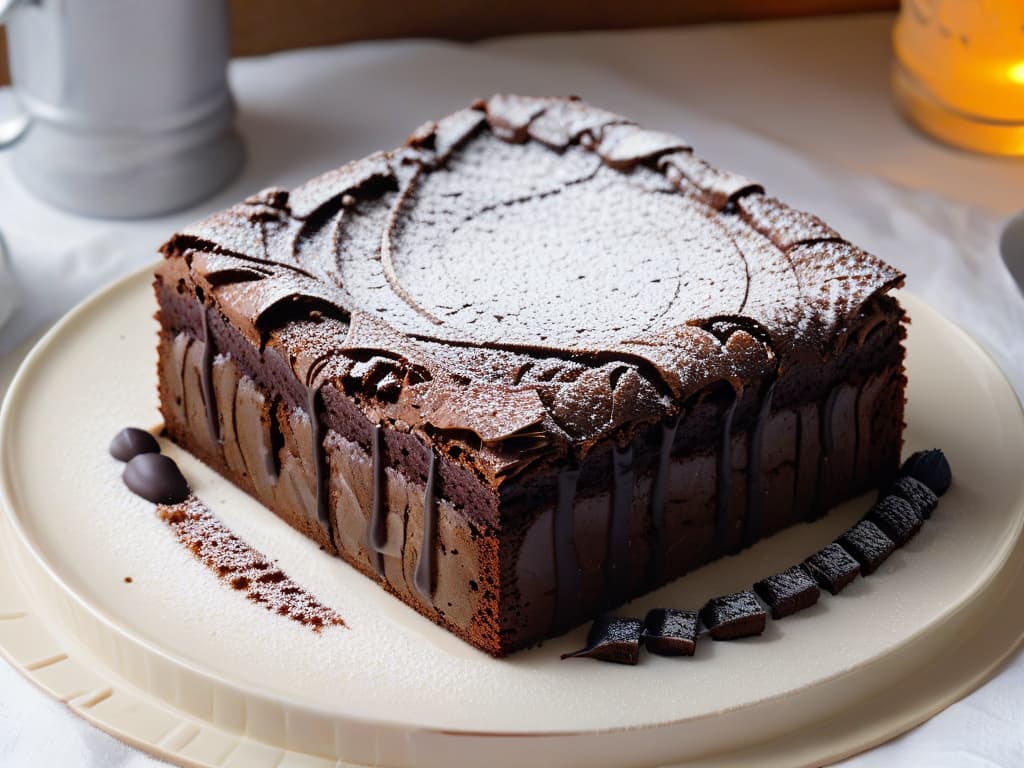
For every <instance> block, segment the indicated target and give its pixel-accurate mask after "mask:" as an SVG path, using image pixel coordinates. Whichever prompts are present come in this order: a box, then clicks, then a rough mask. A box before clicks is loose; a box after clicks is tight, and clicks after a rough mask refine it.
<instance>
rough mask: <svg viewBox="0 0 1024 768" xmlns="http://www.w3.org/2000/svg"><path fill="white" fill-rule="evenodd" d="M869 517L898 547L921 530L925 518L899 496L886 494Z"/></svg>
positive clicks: (869, 513)
mask: <svg viewBox="0 0 1024 768" xmlns="http://www.w3.org/2000/svg"><path fill="white" fill-rule="evenodd" d="M867 519H868V520H870V521H871V522H873V523H874V524H875V525H877V526H878V527H879V528H880V529H881V530H882V532H883V533H885V535H886V536H888V537H889V538H890V539H892V540H893V543H895V544H896V546H897V547H902V546H903V545H904V544H906V543H907V542H908V541H910V540H911V539H912V538H914V536H916V535H917V532H918V531H919V530H921V525H922V524H923V522H924V521H923V520H922V519H921V518H920V517H918V515H917V513H916V512H915V511H914V508H913V507H912V506H910V503H909V502H907V501H906V500H905V499H901V498H900V497H899V496H886V497H885V498H883V499H882V500H881V501H879V502H878V503H877V504H875V506H873V507H872V508H871V510H870V511H869V512H868V514H867Z"/></svg>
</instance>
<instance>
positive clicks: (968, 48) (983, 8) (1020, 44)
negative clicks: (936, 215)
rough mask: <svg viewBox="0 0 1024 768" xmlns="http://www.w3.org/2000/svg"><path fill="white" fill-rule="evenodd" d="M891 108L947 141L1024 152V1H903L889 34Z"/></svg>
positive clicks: (987, 149) (982, 148)
mask: <svg viewBox="0 0 1024 768" xmlns="http://www.w3.org/2000/svg"><path fill="white" fill-rule="evenodd" d="M893 45H894V48H895V52H896V60H895V64H894V67H893V89H894V92H895V94H896V100H897V103H898V104H899V105H900V107H901V108H902V109H903V111H904V113H905V114H906V115H907V116H908V117H909V118H910V119H911V120H912V121H913V122H914V123H915V124H917V125H918V126H919V127H920V128H922V129H923V130H925V131H927V132H928V133H930V134H932V135H933V136H936V137H938V138H940V139H942V140H943V141H947V142H949V143H951V144H956V145H958V146H962V147H967V148H969V149H975V150H979V151H982V152H992V153H997V154H1006V155H1024V2H1022V0H903V6H902V10H901V11H900V15H899V19H898V20H897V21H896V27H895V29H894V31H893Z"/></svg>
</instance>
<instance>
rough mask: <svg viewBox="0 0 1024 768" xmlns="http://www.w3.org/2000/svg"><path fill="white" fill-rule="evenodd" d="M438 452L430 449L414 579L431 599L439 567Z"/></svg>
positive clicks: (426, 596) (417, 586)
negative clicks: (421, 528) (435, 551)
mask: <svg viewBox="0 0 1024 768" xmlns="http://www.w3.org/2000/svg"><path fill="white" fill-rule="evenodd" d="M436 489H437V453H436V452H434V451H433V450H431V451H430V467H429V468H428V469H427V485H426V488H425V490H424V492H423V541H422V542H420V551H419V553H418V555H417V556H416V572H415V574H414V575H413V581H414V582H415V584H416V591H417V592H419V593H420V594H421V595H423V597H425V598H427V600H430V599H431V598H433V596H434V587H435V584H436V581H435V580H436V573H437V568H436V565H435V555H434V550H435V549H436V547H437V542H436V541H435V539H436V538H437V498H436V494H437V490H436Z"/></svg>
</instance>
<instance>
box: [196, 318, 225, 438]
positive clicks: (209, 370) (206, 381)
mask: <svg viewBox="0 0 1024 768" xmlns="http://www.w3.org/2000/svg"><path fill="white" fill-rule="evenodd" d="M210 311H211V310H209V309H207V308H206V307H205V306H204V307H203V365H202V369H201V370H200V376H201V382H202V387H203V401H204V402H205V404H206V425H207V428H208V429H209V430H210V440H211V441H213V443H214V444H216V443H219V442H220V417H219V415H218V414H217V394H216V393H215V392H214V390H213V359H214V357H216V353H215V347H214V343H213V334H212V333H211V332H210V320H209V318H208V317H207V314H206V313H207V312H210Z"/></svg>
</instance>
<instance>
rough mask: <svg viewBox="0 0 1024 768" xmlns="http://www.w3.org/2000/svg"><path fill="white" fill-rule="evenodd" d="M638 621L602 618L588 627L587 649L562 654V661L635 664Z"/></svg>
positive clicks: (637, 650)
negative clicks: (579, 660)
mask: <svg viewBox="0 0 1024 768" xmlns="http://www.w3.org/2000/svg"><path fill="white" fill-rule="evenodd" d="M642 628H643V624H642V623H641V621H640V619H627V618H623V617H621V616H602V617H601V618H599V619H598V620H597V621H595V622H594V624H593V625H592V626H591V627H590V634H588V635H587V647H586V648H582V649H580V650H578V651H574V652H573V653H563V654H562V658H563V659H575V658H586V659H597V660H598V661H611V662H614V663H616V664H636V663H637V662H638V661H639V660H640V631H641V629H642Z"/></svg>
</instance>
